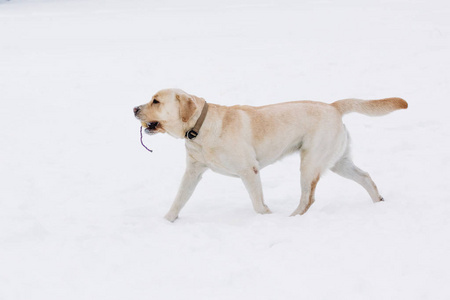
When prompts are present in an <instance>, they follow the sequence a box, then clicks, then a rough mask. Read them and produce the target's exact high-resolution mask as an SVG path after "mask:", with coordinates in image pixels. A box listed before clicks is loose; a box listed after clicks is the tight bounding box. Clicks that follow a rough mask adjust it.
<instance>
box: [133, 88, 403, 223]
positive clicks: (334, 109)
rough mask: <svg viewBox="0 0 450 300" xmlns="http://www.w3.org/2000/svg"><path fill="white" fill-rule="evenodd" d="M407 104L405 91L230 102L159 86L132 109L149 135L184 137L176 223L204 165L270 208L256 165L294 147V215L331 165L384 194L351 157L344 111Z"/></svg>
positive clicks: (371, 112)
mask: <svg viewBox="0 0 450 300" xmlns="http://www.w3.org/2000/svg"><path fill="white" fill-rule="evenodd" d="M407 107H408V104H407V102H406V101H405V100H403V99H400V98H387V99H382V100H371V101H364V100H357V99H345V100H340V101H336V102H334V103H332V104H327V103H321V102H312V101H297V102H286V103H280V104H273V105H267V106H261V107H252V106H231V107H226V106H221V105H217V104H210V103H207V102H206V101H205V100H204V99H202V98H199V97H196V96H194V95H190V94H187V93H186V92H184V91H182V90H179V89H166V90H161V91H159V92H158V93H156V94H155V95H154V96H153V98H152V99H151V101H150V102H149V103H148V104H144V105H141V106H138V107H135V108H134V114H135V116H136V118H138V119H139V120H140V121H141V123H142V126H143V127H144V128H145V132H146V133H148V134H155V133H158V132H160V133H165V132H167V133H168V134H170V135H172V136H174V137H176V138H182V139H185V143H186V152H187V165H186V171H185V174H184V177H183V180H182V182H181V186H180V188H179V190H178V194H177V196H176V198H175V201H174V202H173V204H172V207H171V208H170V210H169V212H168V213H167V214H166V216H165V218H166V219H167V220H169V221H172V222H173V221H174V220H175V219H176V218H177V217H178V214H179V213H180V210H181V209H182V208H183V206H184V205H185V204H186V202H187V201H188V199H189V198H190V196H191V195H192V193H193V192H194V189H195V187H196V186H197V183H198V182H199V181H200V179H201V176H202V174H203V173H204V172H205V171H206V170H207V169H211V170H213V171H215V172H218V173H221V174H224V175H229V176H235V177H240V178H241V179H242V181H243V182H244V185H245V187H246V189H247V191H248V193H249V195H250V198H251V200H252V204H253V207H254V209H255V211H256V212H258V213H261V214H265V213H270V210H269V208H268V207H267V206H266V204H265V203H264V199H263V191H262V186H261V179H260V174H259V172H260V170H261V169H262V168H264V167H265V166H267V165H270V164H272V163H274V162H275V161H277V160H279V159H281V158H282V157H283V156H285V155H288V154H290V153H293V152H297V151H299V152H300V154H301V165H300V171H301V190H302V194H301V198H300V204H299V205H298V207H297V209H295V210H294V212H293V213H292V215H293V216H294V215H298V214H300V215H301V214H304V213H305V212H306V211H307V210H308V208H309V207H310V206H311V204H313V202H314V191H315V188H316V185H317V182H318V181H319V178H320V175H321V174H323V172H324V171H325V170H327V169H331V170H332V171H333V172H335V173H337V174H339V175H341V176H343V177H345V178H349V179H352V180H354V181H355V182H357V183H359V184H360V185H362V186H363V187H364V188H365V189H366V190H367V192H368V193H369V195H370V197H371V198H372V200H373V202H378V201H383V198H382V197H381V196H380V194H379V193H378V189H377V187H376V185H375V183H374V182H373V181H372V179H371V178H370V176H369V174H367V173H366V172H364V171H362V170H361V169H359V168H358V167H356V166H355V165H354V164H353V162H352V159H351V157H350V143H349V135H348V132H347V130H346V128H345V126H344V124H343V123H342V115H344V114H346V113H350V112H358V113H362V114H365V115H368V116H381V115H385V114H387V113H390V112H392V111H394V110H398V109H405V108H407Z"/></svg>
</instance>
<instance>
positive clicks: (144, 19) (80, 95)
mask: <svg viewBox="0 0 450 300" xmlns="http://www.w3.org/2000/svg"><path fill="white" fill-rule="evenodd" d="M449 54H450V6H449V4H448V3H447V1H404V0H394V1H327V0H324V1H274V0H258V1H256V0H253V1H244V2H243V1H239V0H226V1H221V2H220V3H213V1H202V0H196V1H191V2H190V3H187V2H183V1H180V0H172V1H143V0H142V1H139V0H129V1H118V0H110V1H106V0H96V1H87V0H78V1H75V0H66V1H63V0H60V1H56V0H34V1H33V0H23V1H20V0H11V1H4V0H1V1H0V101H1V102H0V105H1V106H0V107H1V109H0V140H1V148H0V154H1V156H0V168H1V171H0V182H1V184H0V299H1V300H9V299H24V300H25V299H26V300H30V299H32V300H37V299H46V300H48V299H77V300H79V299H108V300H110V299H377V300H378V299H449V298H450V285H449V282H450V258H449V255H450V218H449V217H448V216H449V215H450V202H449V200H450V199H449V192H450V191H449V188H448V183H447V180H448V178H449V175H450V174H449V169H450V165H449V164H450V154H449V152H450V151H449V144H450V143H449V137H450V134H449V133H450V132H449V131H450V127H449V124H450V121H449V118H448V107H449V105H448V103H449V95H450V55H449ZM166 87H179V88H182V89H185V90H186V91H188V92H190V93H193V94H197V95H199V96H202V97H204V98H206V99H207V100H208V101H210V102H215V103H220V104H225V105H228V104H230V105H231V104H250V105H263V104H267V103H274V102H283V101H290V100H300V99H310V100H318V101H325V102H332V101H335V100H338V99H341V98H347V97H358V98H364V99H376V98H383V97H390V96H400V97H403V98H405V99H406V100H407V101H408V102H409V105H410V107H409V109H408V110H406V111H399V112H395V113H392V114H391V115H388V116H385V117H380V118H369V117H366V116H360V115H356V114H353V115H349V116H346V117H345V123H346V124H347V127H348V129H349V130H350V133H351V134H352V137H353V144H354V147H353V148H354V158H355V161H356V162H357V164H358V165H359V166H360V167H361V168H363V169H364V170H367V171H368V172H369V173H370V174H371V175H372V177H373V179H374V180H375V182H376V183H377V185H378V186H379V189H380V191H381V193H382V195H383V196H384V197H385V199H386V202H385V203H381V204H377V205H374V204H372V203H371V201H370V199H369V196H368V195H367V194H366V192H365V191H364V190H363V189H362V188H361V187H359V186H358V185H356V184H355V183H353V182H350V181H347V180H345V179H342V178H340V177H339V176H337V175H335V174H333V173H331V172H330V173H329V174H327V175H326V176H325V177H324V178H323V179H322V180H321V181H320V182H319V185H318V189H317V197H316V198H317V201H316V203H315V204H314V205H313V206H312V208H311V209H310V211H309V212H308V213H307V214H306V215H304V216H301V217H294V218H289V217H288V215H289V214H290V213H291V212H292V211H293V210H294V208H295V207H296V206H297V204H298V201H299V196H300V188H299V173H298V169H299V157H298V156H297V155H294V156H291V157H288V158H286V159H284V160H282V161H281V162H278V163H277V164H275V165H273V166H270V167H267V168H266V169H264V170H263V171H262V176H263V185H264V192H265V198H266V202H267V204H268V205H269V207H271V209H272V211H273V212H274V213H273V214H272V215H264V216H262V215H257V214H256V213H254V212H253V210H252V207H251V203H250V200H249V198H248V196H247V193H246V191H245V189H244V187H243V185H242V184H241V182H240V181H239V180H237V179H232V178H227V177H224V176H221V175H218V174H214V173H212V172H209V173H207V174H205V176H204V179H203V181H202V182H201V183H200V185H199V187H198V188H197V190H196V192H195V193H194V195H193V197H192V199H191V200H190V202H188V204H187V206H186V208H185V209H184V210H183V211H182V213H181V215H180V218H179V219H178V220H177V221H176V222H175V223H174V224H172V223H169V222H167V221H165V220H164V219H163V216H164V214H165V212H166V211H167V209H168V208H169V206H170V204H171V202H172V199H173V197H174V195H175V193H176V190H177V187H178V183H179V181H180V178H181V175H182V172H183V168H184V145H183V141H182V140H175V139H173V138H171V137H169V136H164V135H161V136H154V137H146V138H145V143H146V144H147V145H148V146H149V147H150V148H152V149H153V150H154V153H153V154H151V153H149V152H147V151H145V149H143V148H142V147H141V146H140V144H139V123H138V122H137V121H136V120H135V119H134V117H133V115H132V108H133V106H135V105H137V104H141V103H144V102H146V101H148V100H149V99H150V98H149V97H150V96H151V95H152V94H153V93H154V92H156V91H157V90H159V89H161V88H166Z"/></svg>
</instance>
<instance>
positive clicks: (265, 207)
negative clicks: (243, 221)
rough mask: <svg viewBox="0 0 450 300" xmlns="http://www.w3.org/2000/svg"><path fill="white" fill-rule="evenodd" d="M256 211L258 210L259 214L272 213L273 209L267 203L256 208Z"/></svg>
mask: <svg viewBox="0 0 450 300" xmlns="http://www.w3.org/2000/svg"><path fill="white" fill-rule="evenodd" d="M256 212H257V213H258V214H262V215H265V214H271V213H272V211H271V210H270V209H269V208H268V207H267V206H266V205H264V207H262V208H260V209H258V210H256Z"/></svg>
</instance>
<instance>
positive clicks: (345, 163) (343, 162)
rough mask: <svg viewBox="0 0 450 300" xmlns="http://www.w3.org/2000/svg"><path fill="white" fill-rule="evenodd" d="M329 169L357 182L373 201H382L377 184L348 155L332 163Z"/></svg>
mask: <svg viewBox="0 0 450 300" xmlns="http://www.w3.org/2000/svg"><path fill="white" fill-rule="evenodd" d="M331 170H332V171H333V172H335V173H336V174H339V175H341V176H342V177H345V178H348V179H351V180H353V181H355V182H357V183H359V184H360V185H361V186H362V187H363V188H365V189H366V191H367V192H368V193H369V195H370V197H371V198H372V201H373V202H374V203H375V202H380V201H384V199H383V197H381V195H380V193H379V192H378V189H377V186H376V185H375V183H374V182H373V180H372V178H370V176H369V174H368V173H367V172H364V171H363V170H361V169H360V168H358V167H357V166H355V164H354V163H353V161H352V160H351V158H350V157H348V155H345V156H344V157H342V158H341V159H340V160H339V161H338V162H337V163H336V164H335V165H334V167H332V168H331Z"/></svg>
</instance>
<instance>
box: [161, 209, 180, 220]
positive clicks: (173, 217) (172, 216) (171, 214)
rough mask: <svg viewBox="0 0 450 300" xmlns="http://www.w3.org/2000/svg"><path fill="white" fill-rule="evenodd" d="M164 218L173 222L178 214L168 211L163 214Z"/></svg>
mask: <svg viewBox="0 0 450 300" xmlns="http://www.w3.org/2000/svg"><path fill="white" fill-rule="evenodd" d="M164 218H165V219H166V220H167V221H169V222H172V223H173V222H174V221H175V220H176V219H178V215H177V214H174V213H171V212H170V211H169V212H168V213H167V214H166V215H165V216H164Z"/></svg>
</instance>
